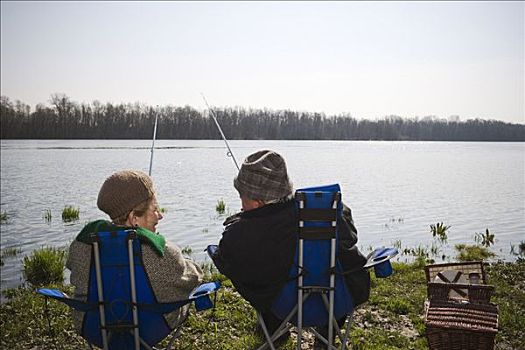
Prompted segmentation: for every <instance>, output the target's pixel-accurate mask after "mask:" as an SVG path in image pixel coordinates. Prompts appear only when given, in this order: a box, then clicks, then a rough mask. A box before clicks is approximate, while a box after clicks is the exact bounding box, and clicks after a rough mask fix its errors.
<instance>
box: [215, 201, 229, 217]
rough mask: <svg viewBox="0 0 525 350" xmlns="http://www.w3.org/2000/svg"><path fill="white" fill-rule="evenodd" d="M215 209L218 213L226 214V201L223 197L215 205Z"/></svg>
mask: <svg viewBox="0 0 525 350" xmlns="http://www.w3.org/2000/svg"><path fill="white" fill-rule="evenodd" d="M215 210H216V211H217V213H218V214H224V213H225V212H226V203H225V202H224V200H223V199H222V198H221V199H219V200H218V201H217V204H216V205H215Z"/></svg>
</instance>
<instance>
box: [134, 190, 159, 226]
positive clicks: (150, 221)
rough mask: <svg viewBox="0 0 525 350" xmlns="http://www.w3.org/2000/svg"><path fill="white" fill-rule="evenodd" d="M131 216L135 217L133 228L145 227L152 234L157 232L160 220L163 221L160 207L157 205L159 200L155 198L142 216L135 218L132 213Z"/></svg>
mask: <svg viewBox="0 0 525 350" xmlns="http://www.w3.org/2000/svg"><path fill="white" fill-rule="evenodd" d="M131 215H133V219H132V224H133V226H135V225H138V226H140V227H144V228H146V229H148V230H150V231H151V232H156V231H157V224H158V223H159V221H160V220H162V218H163V216H162V214H161V213H160V211H159V205H158V204H157V199H156V198H155V197H153V199H152V200H151V201H150V203H149V206H148V209H147V210H146V212H145V213H144V215H142V216H135V215H134V213H133V212H132V213H131Z"/></svg>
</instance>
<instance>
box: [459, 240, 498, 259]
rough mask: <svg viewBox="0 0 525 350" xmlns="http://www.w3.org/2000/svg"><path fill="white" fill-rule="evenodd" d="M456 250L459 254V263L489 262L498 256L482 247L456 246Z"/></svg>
mask: <svg viewBox="0 0 525 350" xmlns="http://www.w3.org/2000/svg"><path fill="white" fill-rule="evenodd" d="M454 249H456V251H457V252H458V254H457V256H456V259H457V260H458V261H480V260H487V259H489V258H493V257H495V256H496V254H494V253H493V252H491V251H490V250H489V249H488V248H486V247H483V246H481V245H470V244H463V243H462V244H456V245H455V246H454Z"/></svg>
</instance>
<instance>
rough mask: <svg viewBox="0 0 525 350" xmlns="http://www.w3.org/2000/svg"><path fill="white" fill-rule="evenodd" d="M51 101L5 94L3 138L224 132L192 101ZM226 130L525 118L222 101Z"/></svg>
mask: <svg viewBox="0 0 525 350" xmlns="http://www.w3.org/2000/svg"><path fill="white" fill-rule="evenodd" d="M50 103H51V105H50V106H45V105H43V104H38V105H37V106H36V108H35V110H34V111H31V108H30V107H29V106H28V105H27V104H25V103H23V102H21V101H15V102H13V101H10V99H9V98H8V97H5V96H2V97H1V103H0V112H1V118H0V130H1V138H2V139H150V138H151V137H152V132H153V125H154V121H155V116H156V115H158V128H157V138H158V139H218V138H220V133H219V131H218V130H217V127H216V126H215V123H214V121H213V119H212V117H211V116H210V115H209V113H202V112H199V111H198V110H196V109H193V108H191V107H189V106H185V107H174V106H160V107H159V106H157V107H152V106H146V105H143V104H139V103H135V104H131V103H128V104H116V105H113V104H111V103H105V104H102V103H100V102H98V101H94V102H92V103H76V102H74V101H71V99H70V98H69V97H67V96H66V95H64V94H53V95H51V99H50ZM214 111H215V113H216V116H217V119H218V121H219V124H220V125H221V127H222V129H223V131H224V133H225V134H226V137H227V138H229V139H236V140H249V139H268V140H414V141H525V125H523V124H510V123H504V122H501V121H496V120H481V119H473V120H472V119H471V120H467V121H459V120H445V119H437V118H435V117H424V118H422V119H418V118H414V119H403V118H401V117H397V116H388V117H385V118H383V119H380V120H373V121H371V120H359V119H355V118H353V117H352V116H350V115H347V114H343V115H334V116H326V115H324V114H321V113H308V112H296V111H290V110H269V109H262V110H261V109H245V108H241V107H236V108H219V109H214Z"/></svg>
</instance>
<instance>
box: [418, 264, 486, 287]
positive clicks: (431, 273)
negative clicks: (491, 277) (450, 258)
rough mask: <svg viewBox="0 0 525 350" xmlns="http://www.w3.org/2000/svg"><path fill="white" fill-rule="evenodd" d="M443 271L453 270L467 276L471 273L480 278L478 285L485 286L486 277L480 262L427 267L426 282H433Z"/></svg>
mask: <svg viewBox="0 0 525 350" xmlns="http://www.w3.org/2000/svg"><path fill="white" fill-rule="evenodd" d="M445 270H455V271H458V272H461V273H462V274H464V275H467V276H468V275H469V274H471V273H477V274H479V277H480V281H479V283H480V284H487V276H486V275H485V269H483V263H482V262H481V261H468V262H462V263H447V264H434V265H427V266H425V275H426V276H427V282H435V280H436V277H437V276H438V274H439V273H440V272H442V271H445Z"/></svg>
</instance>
